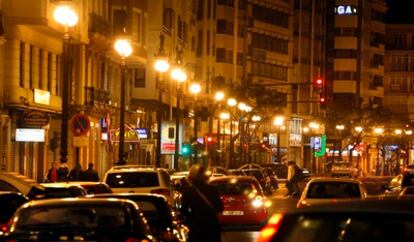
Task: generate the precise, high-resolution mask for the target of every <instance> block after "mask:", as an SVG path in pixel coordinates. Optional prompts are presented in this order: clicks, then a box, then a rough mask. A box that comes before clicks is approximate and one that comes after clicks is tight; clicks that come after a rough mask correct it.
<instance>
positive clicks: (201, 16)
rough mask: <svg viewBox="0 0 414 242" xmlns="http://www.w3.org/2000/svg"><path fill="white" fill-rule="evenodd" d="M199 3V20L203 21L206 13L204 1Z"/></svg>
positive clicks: (200, 0) (199, 0)
mask: <svg viewBox="0 0 414 242" xmlns="http://www.w3.org/2000/svg"><path fill="white" fill-rule="evenodd" d="M206 1H208V0H206ZM197 3H198V4H197V20H202V19H203V12H204V0H198V1H197Z"/></svg>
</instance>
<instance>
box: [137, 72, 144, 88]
mask: <svg viewBox="0 0 414 242" xmlns="http://www.w3.org/2000/svg"><path fill="white" fill-rule="evenodd" d="M134 86H135V87H139V88H145V68H137V69H134Z"/></svg>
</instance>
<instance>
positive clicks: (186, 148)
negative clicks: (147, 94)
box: [181, 144, 191, 156]
mask: <svg viewBox="0 0 414 242" xmlns="http://www.w3.org/2000/svg"><path fill="white" fill-rule="evenodd" d="M181 154H182V155H183V156H189V155H190V154H191V146H190V145H189V144H183V146H182V147H181Z"/></svg>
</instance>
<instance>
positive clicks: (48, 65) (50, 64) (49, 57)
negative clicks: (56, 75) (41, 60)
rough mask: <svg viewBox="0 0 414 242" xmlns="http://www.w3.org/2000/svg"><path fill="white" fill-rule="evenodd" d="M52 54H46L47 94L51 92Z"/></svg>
mask: <svg viewBox="0 0 414 242" xmlns="http://www.w3.org/2000/svg"><path fill="white" fill-rule="evenodd" d="M52 61H53V59H52V53H48V54H47V90H48V91H49V92H51V91H52V78H53V77H52V71H53V68H52V67H53V65H52V64H53V63H52Z"/></svg>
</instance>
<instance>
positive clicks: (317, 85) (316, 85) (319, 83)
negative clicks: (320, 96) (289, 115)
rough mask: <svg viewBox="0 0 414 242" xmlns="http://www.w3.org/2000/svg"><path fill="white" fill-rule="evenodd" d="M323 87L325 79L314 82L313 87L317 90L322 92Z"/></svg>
mask: <svg viewBox="0 0 414 242" xmlns="http://www.w3.org/2000/svg"><path fill="white" fill-rule="evenodd" d="M323 85H324V83H323V79H322V78H318V79H316V80H314V81H313V87H314V88H315V89H319V90H321V89H323Z"/></svg>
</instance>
